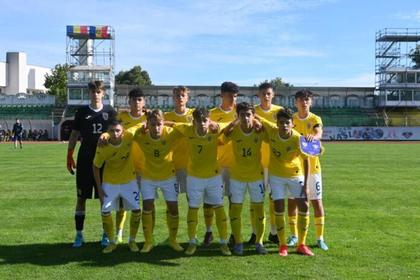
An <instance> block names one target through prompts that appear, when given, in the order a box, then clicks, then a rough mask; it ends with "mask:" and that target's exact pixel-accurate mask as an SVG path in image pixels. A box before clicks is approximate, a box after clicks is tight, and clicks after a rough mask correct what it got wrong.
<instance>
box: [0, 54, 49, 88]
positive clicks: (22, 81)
mask: <svg viewBox="0 0 420 280" xmlns="http://www.w3.org/2000/svg"><path fill="white" fill-rule="evenodd" d="M47 73H48V74H51V69H50V68H47V67H42V66H35V65H29V64H27V58H26V53H23V52H7V53H6V62H0V94H7V95H16V94H18V93H25V94H34V93H46V92H47V89H46V88H45V87H44V82H45V74H47Z"/></svg>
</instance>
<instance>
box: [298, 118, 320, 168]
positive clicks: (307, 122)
mask: <svg viewBox="0 0 420 280" xmlns="http://www.w3.org/2000/svg"><path fill="white" fill-rule="evenodd" d="M293 123H294V125H295V127H294V129H295V130H296V131H297V132H299V133H300V134H301V135H303V136H306V135H308V134H313V133H314V128H315V127H316V126H320V127H321V128H322V120H321V118H320V117H319V116H317V115H315V114H313V113H311V112H309V115H308V116H307V117H306V118H304V119H301V118H299V116H298V113H294V114H293ZM309 162H310V165H311V166H310V169H309V174H318V173H321V162H320V161H319V157H309Z"/></svg>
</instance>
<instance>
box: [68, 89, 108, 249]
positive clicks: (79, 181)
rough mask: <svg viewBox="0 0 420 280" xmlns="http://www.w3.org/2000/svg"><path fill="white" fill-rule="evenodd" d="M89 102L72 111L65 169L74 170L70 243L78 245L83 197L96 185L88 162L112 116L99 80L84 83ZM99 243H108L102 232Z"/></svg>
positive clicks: (90, 192) (82, 217)
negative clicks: (74, 202) (73, 201)
mask: <svg viewBox="0 0 420 280" xmlns="http://www.w3.org/2000/svg"><path fill="white" fill-rule="evenodd" d="M88 89H89V96H90V104H89V105H87V106H83V107H81V108H79V109H78V110H77V111H76V114H75V117H74V124H73V129H72V131H71V134H70V139H69V144H68V150H67V170H68V171H69V172H70V174H74V168H76V188H77V202H76V211H75V216H74V219H75V224H76V237H75V239H74V243H73V247H75V248H79V247H81V246H82V244H83V242H84V239H83V226H84V221H85V211H86V210H85V209H86V199H90V198H92V194H93V191H94V193H95V198H98V189H97V185H96V182H95V178H94V177H93V171H92V162H93V158H94V157H95V151H96V145H97V142H98V139H99V136H100V135H101V134H102V133H103V132H104V131H106V129H107V128H108V122H109V121H110V120H112V119H115V117H116V112H115V111H114V109H113V108H112V107H107V106H104V105H103V103H102V98H103V97H104V91H105V88H104V85H103V82H102V81H92V82H90V83H89V84H88ZM79 136H80V137H81V139H82V140H81V145H80V148H79V152H78V155H77V165H76V164H75V162H74V159H73V153H74V149H75V148H76V144H77V139H78V138H79ZM101 245H102V246H103V247H105V246H107V245H108V238H107V236H106V234H105V233H104V234H103V235H102V240H101Z"/></svg>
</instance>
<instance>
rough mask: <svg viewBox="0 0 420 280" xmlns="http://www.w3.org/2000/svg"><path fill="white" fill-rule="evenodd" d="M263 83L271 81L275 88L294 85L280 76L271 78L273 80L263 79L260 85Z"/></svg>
mask: <svg viewBox="0 0 420 280" xmlns="http://www.w3.org/2000/svg"><path fill="white" fill-rule="evenodd" d="M262 83H270V84H272V85H273V88H274V89H277V88H282V87H292V86H293V85H292V84H290V83H285V82H283V79H282V78H280V77H276V78H274V79H271V80H265V81H262V82H261V83H259V85H261V84H262Z"/></svg>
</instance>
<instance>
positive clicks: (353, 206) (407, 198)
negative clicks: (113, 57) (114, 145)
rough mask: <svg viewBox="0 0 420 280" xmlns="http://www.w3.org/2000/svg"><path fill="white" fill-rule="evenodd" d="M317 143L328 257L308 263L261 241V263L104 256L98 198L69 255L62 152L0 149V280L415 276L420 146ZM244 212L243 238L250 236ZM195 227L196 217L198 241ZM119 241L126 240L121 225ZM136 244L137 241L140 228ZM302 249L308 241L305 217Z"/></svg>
mask: <svg viewBox="0 0 420 280" xmlns="http://www.w3.org/2000/svg"><path fill="white" fill-rule="evenodd" d="M325 146H326V153H325V155H324V156H323V157H322V168H323V180H324V203H325V208H326V213H327V215H326V232H325V238H326V241H327V244H328V245H329V246H330V251H328V252H322V251H320V250H319V249H317V248H314V253H315V257H312V258H311V257H304V256H300V255H296V254H294V253H290V254H289V256H288V257H287V258H281V257H279V256H278V255H277V248H276V246H275V245H274V244H270V243H267V248H268V250H269V254H268V255H266V256H259V255H256V254H255V252H254V248H248V247H246V250H245V255H244V256H242V257H236V256H232V257H224V256H221V254H220V253H219V250H218V245H217V243H214V245H213V246H212V247H210V248H209V249H205V248H199V250H197V253H196V255H194V256H192V257H189V256H186V255H184V254H183V253H175V252H173V251H171V250H170V249H169V248H167V247H164V246H158V247H155V248H154V249H153V251H152V252H151V253H150V254H146V255H142V254H140V253H138V254H133V253H131V252H129V250H128V247H127V245H126V244H123V245H121V246H119V247H118V248H117V250H116V251H115V252H114V253H112V254H110V255H103V254H102V253H101V251H100V248H99V244H98V241H99V238H100V234H101V231H102V230H101V219H100V215H99V204H98V202H97V201H89V202H88V204H87V218H86V222H85V238H86V241H87V244H85V246H84V247H82V248H80V249H73V248H71V242H72V241H73V236H74V219H73V215H74V204H75V178H74V177H73V176H71V175H69V174H68V173H67V171H66V168H65V156H66V149H67V145H66V144H63V143H50V144H26V145H24V148H23V150H19V149H18V150H15V149H13V148H12V145H11V144H1V145H0V217H1V226H0V279H27V278H33V279H116V278H117V277H118V278H120V279H126V278H131V279H240V278H242V279H261V280H262V279H284V278H286V279H288V278H307V279H358V278H360V279H419V278H420V254H419V253H418V252H419V247H420V246H419V245H420V227H419V224H420V191H419V187H420V185H419V182H420V175H419V174H420V171H419V170H420V169H419V168H420V157H419V154H420V144H418V143H413V144H400V143H342V144H337V143H327V144H325ZM247 205H248V204H247V203H246V204H245V206H244V212H243V224H244V229H243V237H244V239H247V238H248V236H249V233H250V226H249V222H248V206H247ZM157 207H158V210H157V211H158V212H157V215H158V217H157V226H156V229H155V241H156V242H160V241H163V240H164V239H165V238H166V236H167V231H166V222H165V219H164V217H165V215H164V211H165V209H164V204H163V203H162V199H160V200H159V202H158V203H157ZM186 210H187V204H186V199H185V195H181V196H180V215H181V219H180V230H179V234H178V239H179V241H180V242H182V245H183V246H184V247H186V241H187V230H186V221H185V218H186ZM200 214H201V216H202V211H200ZM267 229H268V227H267ZM203 230H204V225H203V220H202V218H200V221H199V237H200V239H201V238H202V236H203V233H204V232H203ZM124 234H125V238H126V237H127V235H128V224H127V223H126V229H125V232H124ZM137 240H138V241H139V242H142V241H143V235H142V233H141V230H140V232H139V235H138V238H137ZM125 242H126V241H125ZM308 244H309V245H311V246H313V245H314V244H315V242H314V227H313V219H312V215H311V227H310V233H309V236H308ZM140 245H141V244H140ZM289 252H293V251H292V249H290V250H289Z"/></svg>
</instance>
